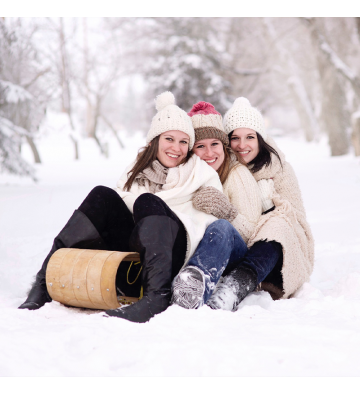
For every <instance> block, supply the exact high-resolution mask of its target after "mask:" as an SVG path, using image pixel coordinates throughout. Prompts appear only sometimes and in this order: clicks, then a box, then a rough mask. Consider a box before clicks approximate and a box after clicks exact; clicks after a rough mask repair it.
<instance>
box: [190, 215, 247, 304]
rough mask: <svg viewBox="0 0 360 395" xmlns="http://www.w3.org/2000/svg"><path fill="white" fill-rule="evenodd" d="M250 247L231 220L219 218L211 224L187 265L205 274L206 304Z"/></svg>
mask: <svg viewBox="0 0 360 395" xmlns="http://www.w3.org/2000/svg"><path fill="white" fill-rule="evenodd" d="M247 251H248V249H247V246H246V244H245V242H244V240H243V239H242V237H241V236H240V234H239V232H238V231H237V230H236V229H235V228H234V227H233V226H232V225H231V224H230V222H228V221H226V220H224V219H219V220H217V221H215V222H213V223H212V224H210V225H209V226H208V227H207V229H206V231H205V234H204V237H203V238H202V240H201V242H200V243H199V245H198V247H197V249H196V251H195V253H194V255H193V256H192V257H191V258H190V260H189V261H188V264H187V265H186V266H196V267H198V268H199V269H201V270H202V271H203V273H204V274H205V292H204V304H205V303H206V302H207V301H208V299H209V298H210V296H211V295H212V293H213V291H214V289H215V287H216V284H217V283H218V281H219V279H220V277H221V275H222V274H223V272H224V271H225V269H226V271H229V270H231V269H234V268H235V267H236V265H237V264H238V263H239V261H240V260H241V258H243V257H244V256H245V254H246V253H247Z"/></svg>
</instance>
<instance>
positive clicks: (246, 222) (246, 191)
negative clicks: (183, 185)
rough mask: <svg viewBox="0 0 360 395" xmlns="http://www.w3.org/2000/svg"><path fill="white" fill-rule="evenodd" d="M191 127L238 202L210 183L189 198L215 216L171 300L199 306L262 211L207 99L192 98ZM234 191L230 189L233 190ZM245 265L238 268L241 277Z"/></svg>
mask: <svg viewBox="0 0 360 395" xmlns="http://www.w3.org/2000/svg"><path fill="white" fill-rule="evenodd" d="M188 115H189V116H190V117H191V120H192V124H193V126H194V129H195V144H194V148H193V152H194V153H195V154H196V155H197V156H199V157H200V158H201V159H202V160H203V161H205V162H206V163H207V164H208V165H209V166H210V167H212V168H213V169H214V170H215V171H217V173H218V174H219V177H220V180H221V182H222V183H223V184H224V189H225V191H227V189H228V188H229V187H230V186H231V185H236V193H237V194H238V198H239V199H240V201H241V205H240V206H239V207H238V209H237V208H235V207H234V206H233V205H232V204H231V203H230V202H229V200H228V199H227V197H226V196H225V195H224V194H222V193H221V192H219V191H218V190H216V189H215V188H212V187H202V188H200V189H199V191H198V192H197V193H196V195H195V197H194V200H193V204H194V205H196V206H198V209H200V210H202V211H206V212H208V213H211V214H212V215H214V216H215V217H217V218H219V220H218V221H215V222H213V223H212V224H211V225H209V227H208V228H207V229H206V232H205V234H204V237H203V239H202V240H201V242H200V244H199V246H198V248H197V249H196V252H195V254H194V255H193V256H192V257H191V259H190V260H189V262H188V264H187V266H186V267H185V268H184V269H183V270H182V271H181V272H180V273H179V275H178V276H177V277H176V278H175V280H174V282H173V296H172V303H174V304H177V305H180V306H182V307H185V308H198V307H200V306H202V305H203V304H204V303H206V302H207V301H208V300H209V298H210V296H211V294H212V292H213V291H214V289H215V286H216V284H217V282H218V281H219V278H220V276H221V275H226V274H227V273H229V272H230V271H231V270H232V269H234V268H235V267H237V265H238V262H239V261H240V260H241V259H242V258H243V257H244V256H245V254H246V253H247V250H248V249H247V245H246V243H247V241H248V239H249V237H250V235H251V234H252V233H253V232H254V230H255V226H256V224H257V222H258V221H259V219H260V216H261V199H260V193H259V189H258V185H257V183H256V181H255V179H254V177H253V176H252V174H251V173H250V171H249V169H248V168H247V166H246V165H245V162H243V163H240V162H242V161H241V160H240V162H238V161H237V160H236V156H235V155H234V154H233V153H231V151H230V149H229V148H228V143H229V140H228V136H227V134H226V133H225V132H224V129H223V124H222V117H221V115H220V114H219V113H218V112H217V111H216V110H215V108H214V106H213V105H212V104H210V103H207V102H199V103H196V104H195V105H194V106H193V108H192V109H191V111H190V112H189V113H188ZM233 192H234V191H231V193H233ZM247 276H248V271H247V269H246V268H244V270H242V278H243V279H244V278H247Z"/></svg>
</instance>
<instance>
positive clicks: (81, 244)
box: [19, 210, 106, 310]
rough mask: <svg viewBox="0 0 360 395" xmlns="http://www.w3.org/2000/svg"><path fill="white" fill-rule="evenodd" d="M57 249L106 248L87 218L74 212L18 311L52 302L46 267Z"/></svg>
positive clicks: (55, 240)
mask: <svg viewBox="0 0 360 395" xmlns="http://www.w3.org/2000/svg"><path fill="white" fill-rule="evenodd" d="M59 248H89V249H92V250H104V249H106V246H105V243H104V241H103V240H102V238H101V236H100V235H99V233H98V231H97V230H96V228H95V227H94V225H93V224H92V222H91V221H90V220H89V219H88V217H87V216H86V215H85V214H84V213H82V212H81V211H80V210H75V211H74V214H73V215H72V216H71V217H70V219H69V221H68V222H67V224H66V225H65V227H64V228H63V229H62V231H61V232H60V233H59V234H58V235H57V236H56V237H55V239H54V244H53V246H52V248H51V251H50V252H49V254H48V256H47V257H46V258H45V261H44V263H43V265H42V267H41V269H40V271H39V272H38V273H37V275H36V278H35V281H34V283H33V284H32V287H31V289H30V292H29V294H28V297H27V299H26V301H25V302H24V303H23V304H22V305H21V306H19V309H29V310H37V309H39V308H40V307H42V306H44V304H45V303H48V302H51V301H52V299H51V297H50V295H49V293H48V291H47V288H46V281H45V275H46V267H47V264H48V262H49V260H50V258H51V256H52V254H53V253H54V252H55V251H56V250H58V249H59Z"/></svg>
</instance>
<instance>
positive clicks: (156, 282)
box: [105, 215, 179, 322]
mask: <svg viewBox="0 0 360 395" xmlns="http://www.w3.org/2000/svg"><path fill="white" fill-rule="evenodd" d="M178 230H179V226H178V225H177V224H176V222H175V221H174V220H172V219H171V218H169V217H167V216H161V215H151V216H148V217H145V218H143V219H141V220H140V221H139V222H138V223H137V224H136V225H135V229H134V231H133V233H132V235H131V238H130V246H131V248H132V250H133V251H137V252H139V253H140V261H141V262H142V266H143V269H142V273H141V276H142V287H143V297H142V298H141V299H140V300H139V301H138V302H136V303H134V304H132V305H130V306H124V307H120V308H118V309H114V310H106V311H105V316H106V317H109V316H110V317H119V318H124V319H126V320H129V321H132V322H147V321H149V320H150V318H152V317H153V316H154V315H155V314H159V313H161V312H163V311H164V310H166V309H167V308H168V306H169V304H170V297H171V279H172V250H173V247H174V242H175V239H176V236H177V233H178Z"/></svg>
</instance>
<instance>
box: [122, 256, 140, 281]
mask: <svg viewBox="0 0 360 395" xmlns="http://www.w3.org/2000/svg"><path fill="white" fill-rule="evenodd" d="M139 263H140V261H139V262H135V263H134V261H131V263H130V266H129V269H128V271H127V275H126V281H127V283H128V284H129V285H133V284H134V283H135V281H136V280H137V279H138V278H139V276H140V273H141V270H142V266H141V268H140V270H139V273H138V274H137V276H136V278H135V280H134V281H133V282H130V281H129V273H130V269H131V267H132V265H133V264H134V265H137V264H139Z"/></svg>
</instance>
